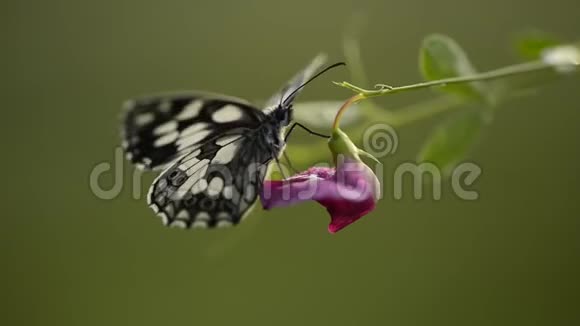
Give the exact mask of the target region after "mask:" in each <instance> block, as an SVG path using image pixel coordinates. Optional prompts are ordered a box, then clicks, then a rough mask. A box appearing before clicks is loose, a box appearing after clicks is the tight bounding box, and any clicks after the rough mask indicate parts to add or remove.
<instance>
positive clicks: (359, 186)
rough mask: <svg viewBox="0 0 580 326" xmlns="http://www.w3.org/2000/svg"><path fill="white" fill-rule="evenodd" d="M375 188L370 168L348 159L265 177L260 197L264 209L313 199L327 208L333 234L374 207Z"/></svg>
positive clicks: (377, 185) (330, 230)
mask: <svg viewBox="0 0 580 326" xmlns="http://www.w3.org/2000/svg"><path fill="white" fill-rule="evenodd" d="M378 187H379V182H378V180H377V178H376V177H375V175H374V174H373V173H372V171H371V170H370V168H369V167H367V166H366V165H364V164H363V163H360V162H357V161H349V162H344V163H342V164H339V165H338V168H337V169H334V168H323V167H312V168H310V169H308V170H306V171H304V172H302V173H299V174H297V175H294V176H292V177H290V178H288V179H286V180H282V181H281V180H267V181H265V182H264V185H263V188H262V191H261V193H260V199H261V202H262V206H263V207H264V208H265V209H271V208H275V207H284V206H289V205H294V204H297V203H301V202H303V201H307V200H315V201H317V202H318V203H320V204H321V205H323V206H324V207H326V209H327V211H328V213H329V214H330V217H331V222H330V225H329V226H328V231H329V232H330V233H335V232H337V231H339V230H341V229H342V228H344V227H346V226H347V225H349V224H351V223H353V222H354V221H356V220H358V219H359V218H361V217H362V216H364V215H365V214H367V213H369V212H370V211H372V210H373V209H374V208H375V202H376V200H377V198H378V194H379V192H378Z"/></svg>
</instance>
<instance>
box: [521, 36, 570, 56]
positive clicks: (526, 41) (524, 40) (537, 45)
mask: <svg viewBox="0 0 580 326" xmlns="http://www.w3.org/2000/svg"><path fill="white" fill-rule="evenodd" d="M560 44H562V41H561V40H560V39H559V38H558V37H556V36H554V35H552V34H549V33H546V32H543V31H539V30H528V31H525V32H523V33H519V34H518V35H516V37H515V38H514V47H515V49H516V51H517V54H518V55H519V56H520V57H521V58H522V59H524V60H536V59H540V57H541V56H542V51H544V50H545V49H547V48H551V47H554V46H557V45H560Z"/></svg>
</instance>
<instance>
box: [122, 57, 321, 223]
mask: <svg viewBox="0 0 580 326" xmlns="http://www.w3.org/2000/svg"><path fill="white" fill-rule="evenodd" d="M323 62H324V57H323V56H318V57H316V58H315V59H314V61H312V63H311V64H310V65H308V66H307V67H306V69H304V70H303V71H302V72H300V73H299V74H298V75H296V76H295V77H294V78H293V79H292V80H291V81H290V82H289V83H287V84H286V86H284V87H283V88H282V90H281V91H280V92H279V93H277V94H276V95H274V96H273V97H272V98H271V99H270V101H269V103H270V104H269V105H270V106H271V107H276V106H277V105H278V104H279V102H280V99H282V100H283V104H285V105H290V104H291V103H292V101H293V100H294V97H295V96H296V94H294V95H292V96H288V95H289V94H290V93H292V92H294V91H295V90H296V89H297V88H298V87H300V85H302V84H303V83H304V81H306V80H307V79H309V78H310V77H311V76H313V75H314V73H315V72H316V71H317V70H318V68H320V66H322V64H323ZM297 93H298V92H297ZM267 112H268V111H267V110H266V111H265V112H264V111H259V110H257V109H255V108H254V107H253V106H251V105H250V104H248V103H247V102H245V101H243V100H239V99H234V98H229V97H223V96H206V95H203V94H197V93H194V94H181V95H173V96H156V97H150V98H144V99H139V100H134V101H130V102H129V104H128V109H127V113H126V115H125V119H124V131H125V134H124V145H125V148H126V150H127V153H128V156H130V159H131V161H133V162H134V163H137V164H141V165H142V166H144V167H145V168H151V169H158V168H160V167H163V166H167V165H168V163H171V165H170V166H169V167H168V168H167V169H166V170H165V171H163V172H162V173H161V174H160V175H159V176H158V177H157V179H156V180H155V181H154V182H153V184H152V186H151V188H150V190H149V194H148V203H149V205H150V206H151V208H152V209H153V210H154V211H155V212H156V213H157V214H158V215H159V216H160V217H161V218H162V220H163V222H164V223H165V224H166V225H171V226H177V227H215V226H226V225H235V224H238V223H239V222H240V221H241V220H242V219H243V217H244V216H245V215H246V214H247V212H249V210H250V208H251V206H252V205H253V204H254V203H255V201H256V199H257V197H258V194H259V192H260V190H261V187H262V182H263V180H264V178H265V177H266V175H267V172H268V165H269V163H270V161H271V160H272V159H274V158H276V157H277V156H278V155H279V154H280V148H281V146H277V147H275V146H273V145H272V144H281V143H282V142H283V141H282V135H281V132H282V130H281V129H282V125H281V124H279V123H276V122H273V121H271V120H269V119H267V118H266V113H267ZM226 117H227V118H226ZM272 137H278V139H271V138H272Z"/></svg>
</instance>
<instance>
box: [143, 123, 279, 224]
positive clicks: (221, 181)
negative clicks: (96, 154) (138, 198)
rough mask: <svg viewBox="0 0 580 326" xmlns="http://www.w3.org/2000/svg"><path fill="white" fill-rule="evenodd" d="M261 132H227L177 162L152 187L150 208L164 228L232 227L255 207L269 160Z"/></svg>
mask: <svg viewBox="0 0 580 326" xmlns="http://www.w3.org/2000/svg"><path fill="white" fill-rule="evenodd" d="M261 131H263V130H261V129H257V130H243V131H238V132H229V133H226V134H223V135H221V136H220V137H218V138H216V139H214V140H211V141H208V142H206V143H204V144H202V145H201V146H199V147H198V148H197V149H195V150H194V151H192V152H191V153H189V154H187V155H185V156H183V157H181V158H180V159H179V160H178V161H176V162H175V163H174V164H173V165H172V166H170V167H169V168H168V169H167V170H165V171H164V172H163V173H161V175H160V176H159V177H158V178H157V179H156V180H155V181H154V182H153V185H152V186H151V189H150V190H149V195H148V203H149V205H150V207H151V208H152V209H153V210H154V211H155V212H156V213H157V215H158V216H159V217H161V219H162V220H163V223H164V224H165V225H169V226H175V227H181V228H190V227H194V228H197V227H201V228H206V227H210V228H212V227H222V226H230V225H236V224H238V223H239V222H240V221H241V220H242V218H243V217H244V216H245V214H246V213H248V212H249V210H250V208H251V207H252V205H253V204H254V203H255V202H256V199H257V197H258V194H259V192H260V189H261V186H262V182H263V180H264V178H265V176H266V174H267V170H268V163H269V162H270V160H271V159H272V158H273V155H274V154H273V153H272V152H271V151H270V150H269V148H268V147H267V146H268V145H267V141H268V140H267V139H265V136H264V133H263V132H261Z"/></svg>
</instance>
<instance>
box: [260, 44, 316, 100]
mask: <svg viewBox="0 0 580 326" xmlns="http://www.w3.org/2000/svg"><path fill="white" fill-rule="evenodd" d="M325 62H326V54H322V53H321V54H319V55H317V56H316V57H315V58H314V59H313V60H312V61H311V62H310V64H309V65H308V66H306V68H304V69H303V70H302V71H301V72H299V73H298V74H296V75H295V76H294V77H293V78H292V79H290V81H288V83H286V85H284V87H282V89H280V90H279V91H278V92H276V94H274V95H273V96H272V97H270V99H269V100H268V101H266V105H265V108H266V110H271V109H273V108H275V107H276V106H278V105H280V102H281V101H284V104H288V105H289V104H292V102H293V101H294V98H295V97H296V96H297V95H298V93H299V92H296V93H295V94H293V95H292V96H289V95H290V94H292V92H294V91H295V90H296V89H298V87H300V86H302V84H304V83H305V82H306V81H307V80H308V79H310V78H311V77H312V76H314V74H315V73H316V72H317V71H318V70H319V69H320V68H321V67H322V65H324V63H325Z"/></svg>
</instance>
